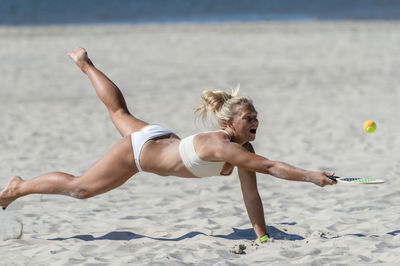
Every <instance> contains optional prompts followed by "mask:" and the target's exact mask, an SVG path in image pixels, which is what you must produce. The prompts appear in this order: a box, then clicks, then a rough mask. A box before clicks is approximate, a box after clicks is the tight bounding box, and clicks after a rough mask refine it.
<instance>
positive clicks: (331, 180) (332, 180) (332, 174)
mask: <svg viewBox="0 0 400 266" xmlns="http://www.w3.org/2000/svg"><path fill="white" fill-rule="evenodd" d="M322 174H323V175H324V176H325V178H324V181H325V182H324V183H325V184H324V185H335V184H337V181H336V180H334V179H331V178H329V177H330V176H334V175H335V173H334V172H323V173H322Z"/></svg>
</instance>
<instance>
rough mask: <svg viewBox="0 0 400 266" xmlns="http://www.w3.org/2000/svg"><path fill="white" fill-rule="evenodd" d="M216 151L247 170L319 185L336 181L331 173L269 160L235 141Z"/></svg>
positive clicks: (224, 158) (223, 157) (220, 155)
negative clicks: (308, 169)
mask: <svg viewBox="0 0 400 266" xmlns="http://www.w3.org/2000/svg"><path fill="white" fill-rule="evenodd" d="M218 153H219V154H218V157H219V158H221V159H223V160H224V161H226V162H229V163H230V164H232V165H235V166H237V167H239V168H240V167H242V168H245V169H247V170H249V171H254V172H259V173H264V174H269V175H272V176H275V177H278V178H282V179H286V180H292V181H305V182H312V183H314V184H315V185H317V186H321V187H323V186H325V185H333V184H336V181H333V180H331V179H329V178H328V176H331V175H333V174H332V173H326V172H313V171H307V170H303V169H299V168H296V167H293V166H291V165H289V164H286V163H283V162H277V161H271V160H268V159H267V158H265V157H262V156H259V155H257V154H254V153H252V152H250V151H248V150H247V149H245V148H244V147H243V146H241V145H239V144H237V143H228V144H225V145H224V147H223V148H221V149H218Z"/></svg>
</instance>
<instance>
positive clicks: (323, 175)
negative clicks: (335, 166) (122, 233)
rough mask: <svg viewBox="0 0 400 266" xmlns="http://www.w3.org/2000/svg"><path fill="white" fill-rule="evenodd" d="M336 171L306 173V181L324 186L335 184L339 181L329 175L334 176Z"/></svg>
mask: <svg viewBox="0 0 400 266" xmlns="http://www.w3.org/2000/svg"><path fill="white" fill-rule="evenodd" d="M333 175H334V173H328V172H309V173H308V174H307V175H306V178H305V179H306V181H309V182H312V183H314V184H315V185H317V186H320V187H324V186H326V185H334V184H336V183H337V181H334V180H332V179H330V178H328V176H333Z"/></svg>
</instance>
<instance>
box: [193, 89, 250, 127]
mask: <svg viewBox="0 0 400 266" xmlns="http://www.w3.org/2000/svg"><path fill="white" fill-rule="evenodd" d="M239 89H240V84H238V86H237V87H236V89H235V90H232V93H231V94H228V93H226V92H223V91H208V90H205V91H203V93H202V95H201V99H202V102H201V104H200V105H199V106H197V108H196V110H195V114H196V118H197V119H201V120H202V121H204V120H206V118H207V117H208V115H209V114H212V115H216V116H217V118H218V123H219V125H220V127H221V128H225V127H226V121H228V120H229V119H232V118H233V117H234V116H235V115H236V113H237V112H236V108H234V107H235V106H236V105H238V104H244V103H250V104H251V103H252V101H251V99H249V98H247V97H242V96H239Z"/></svg>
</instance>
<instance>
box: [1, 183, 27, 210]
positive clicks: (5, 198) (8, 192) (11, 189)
mask: <svg viewBox="0 0 400 266" xmlns="http://www.w3.org/2000/svg"><path fill="white" fill-rule="evenodd" d="M22 181H23V180H22V178H21V177H19V176H14V177H12V178H11V179H10V181H9V182H8V184H7V186H6V187H5V188H4V189H3V191H1V192H0V206H1V207H2V208H3V210H5V209H6V208H7V206H8V205H10V203H11V202H13V201H14V200H16V199H17V198H18V196H17V192H16V188H17V185H18V184H19V183H21V182H22Z"/></svg>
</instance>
